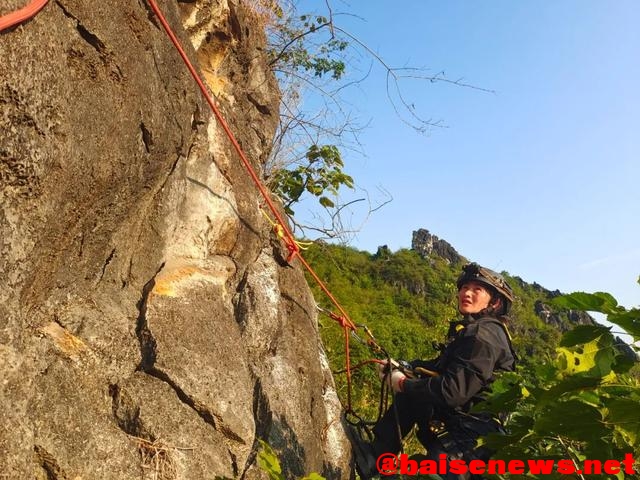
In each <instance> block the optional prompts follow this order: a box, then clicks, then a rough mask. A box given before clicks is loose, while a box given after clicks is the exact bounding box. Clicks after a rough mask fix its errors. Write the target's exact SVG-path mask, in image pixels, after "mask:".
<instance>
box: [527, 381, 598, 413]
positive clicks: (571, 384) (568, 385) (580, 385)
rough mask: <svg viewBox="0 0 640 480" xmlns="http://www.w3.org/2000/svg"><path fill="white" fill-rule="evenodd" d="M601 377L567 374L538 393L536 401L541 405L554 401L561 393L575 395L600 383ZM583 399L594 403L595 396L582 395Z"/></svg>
mask: <svg viewBox="0 0 640 480" xmlns="http://www.w3.org/2000/svg"><path fill="white" fill-rule="evenodd" d="M601 380H602V379H601V378H599V377H584V376H576V375H573V376H569V377H566V378H564V379H563V380H562V381H560V382H559V383H557V384H555V385H553V386H552V387H551V388H549V389H548V390H547V391H545V392H544V393H542V394H541V395H540V399H539V402H538V404H537V405H538V407H543V406H545V405H547V404H549V403H551V402H556V401H558V399H560V397H562V396H563V395H567V396H571V395H576V396H579V395H580V394H581V393H583V392H584V390H589V389H593V388H595V387H597V386H598V385H600V382H601ZM581 398H582V400H583V401H585V402H586V403H594V402H595V401H596V399H597V398H598V397H597V396H596V397H595V398H594V397H589V396H583V397H581Z"/></svg>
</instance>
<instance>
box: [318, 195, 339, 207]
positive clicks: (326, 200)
mask: <svg viewBox="0 0 640 480" xmlns="http://www.w3.org/2000/svg"><path fill="white" fill-rule="evenodd" d="M318 201H319V202H320V205H322V206H323V207H326V208H333V207H335V204H334V203H333V202H332V201H331V200H330V199H329V198H327V197H320V200H318Z"/></svg>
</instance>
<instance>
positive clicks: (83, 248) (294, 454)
mask: <svg viewBox="0 0 640 480" xmlns="http://www.w3.org/2000/svg"><path fill="white" fill-rule="evenodd" d="M22 5H24V2H23V0H8V1H5V2H3V4H2V6H0V15H2V14H4V13H7V12H8V11H12V10H15V9H17V8H19V7H21V6H22ZM160 6H161V8H162V9H163V10H164V11H165V14H166V15H167V16H168V19H169V22H170V23H171V24H172V25H173V27H174V28H175V29H176V30H177V32H178V36H179V37H180V38H181V40H182V42H183V44H184V45H185V46H186V47H187V48H186V50H187V53H188V54H189V55H190V57H191V58H192V59H194V60H197V62H198V63H199V66H200V68H201V70H202V72H203V74H204V76H205V78H206V80H207V83H208V84H209V87H210V89H211V90H212V91H213V93H214V94H215V96H216V98H217V99H218V101H219V104H220V108H221V110H222V112H223V114H224V115H225V116H226V118H227V119H228V121H229V122H230V126H231V129H232V130H233V131H234V133H235V134H236V136H237V138H238V140H239V142H240V144H241V145H242V147H243V149H244V150H245V152H246V153H247V155H248V157H249V158H250V159H251V160H252V161H253V163H254V166H255V167H256V168H258V169H260V166H261V165H262V163H263V162H264V160H265V158H266V156H267V154H268V150H269V147H270V142H271V138H272V135H273V132H274V129H275V126H276V123H277V115H278V101H279V98H278V90H277V86H276V83H275V80H274V77H273V76H272V75H271V73H270V71H269V69H268V67H267V65H266V61H265V55H264V35H263V31H262V28H261V26H260V25H259V23H258V22H257V21H256V17H255V16H254V15H253V14H252V12H251V11H250V10H249V9H247V8H246V7H244V6H243V5H242V4H241V3H238V2H237V1H233V0H217V1H216V0H198V1H197V2H186V1H182V2H175V1H173V0H163V1H161V2H160ZM0 58H2V61H1V62H0V373H1V375H2V387H1V388H0V478H8V479H26V478H36V479H48V480H51V479H57V480H63V479H68V480H80V479H83V480H88V479H100V480H108V479H114V480H116V479H117V480H122V479H135V478H165V479H169V478H172V479H173V478H175V479H189V480H194V479H205V478H206V479H213V478H244V479H254V478H266V475H265V474H264V473H263V472H262V471H261V470H260V469H259V468H258V467H257V466H256V452H257V449H258V440H259V439H264V440H265V441H266V442H268V443H269V444H270V445H271V446H272V447H274V449H275V450H276V452H277V453H278V455H279V457H280V459H281V462H282V464H283V467H284V473H285V475H286V477H287V478H297V477H299V476H302V475H304V474H308V473H310V472H313V471H315V472H319V473H321V474H324V475H326V476H327V478H331V479H333V478H336V479H337V478H348V477H349V475H350V469H349V460H350V452H349V449H348V448H347V446H346V445H347V442H346V439H345V437H344V432H343V430H342V427H341V423H340V418H339V414H340V405H339V402H338V399H337V395H336V392H335V389H334V385H333V380H332V378H331V374H330V372H329V370H328V366H327V363H326V360H325V357H324V353H323V351H322V347H321V345H320V343H319V337H318V332H317V324H316V320H317V318H316V313H315V308H314V301H313V298H312V296H311V294H310V291H309V289H308V287H307V285H306V282H305V279H304V276H303V274H302V272H301V271H300V269H299V268H297V267H295V266H293V267H292V266H289V265H287V264H286V262H285V261H284V260H283V253H282V248H281V247H280V246H279V245H278V244H277V243H276V242H275V241H274V240H272V239H271V232H270V226H269V224H268V222H266V221H265V219H264V218H263V216H262V214H261V212H260V198H259V197H258V195H257V192H256V190H255V188H254V187H253V185H252V184H251V183H250V180H249V177H248V176H247V175H246V173H245V172H244V170H243V169H242V167H241V166H240V163H239V162H238V160H237V158H236V156H235V154H234V153H233V152H232V150H231V148H230V143H229V141H228V140H227V139H226V138H225V137H224V136H223V132H222V130H221V128H220V127H219V125H218V124H217V123H216V121H215V120H214V118H213V117H212V116H211V115H210V113H209V110H208V107H207V106H206V104H205V102H203V100H202V99H201V97H200V94H199V92H198V91H197V90H196V88H195V86H194V83H193V81H192V79H191V78H190V76H189V74H188V72H187V70H186V69H185V67H184V66H183V64H182V62H181V60H180V58H179V56H178V54H177V52H176V51H175V50H174V48H173V46H172V45H171V44H170V43H169V41H168V39H167V38H166V36H165V34H164V32H163V31H162V29H161V28H160V26H159V24H158V22H157V20H156V19H155V18H154V16H153V13H152V12H151V10H150V9H149V8H148V6H147V4H146V3H145V2H144V0H140V1H138V2H130V1H127V2H125V1H123V0H112V1H109V2H103V1H98V0H82V1H81V0H52V1H50V2H49V4H48V5H47V6H46V7H45V8H44V9H43V10H42V12H41V13H40V14H38V15H37V16H36V17H35V18H34V19H33V20H30V21H29V22H27V23H26V24H24V25H21V26H19V27H16V28H13V29H11V30H10V31H5V32H3V33H0Z"/></svg>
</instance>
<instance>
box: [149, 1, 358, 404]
mask: <svg viewBox="0 0 640 480" xmlns="http://www.w3.org/2000/svg"><path fill="white" fill-rule="evenodd" d="M148 3H149V5H150V6H151V9H152V10H153V11H154V13H155V14H156V16H157V17H158V19H159V20H160V23H161V24H162V27H163V28H164V30H165V32H166V33H167V35H168V36H169V38H170V39H171V42H172V43H173V45H174V46H175V48H176V50H178V52H179V53H180V56H181V57H182V60H183V61H184V63H185V65H186V66H187V68H188V69H189V72H190V73H191V76H192V77H193V78H194V80H195V81H196V83H197V84H198V87H199V88H200V91H201V92H202V94H203V95H204V98H205V99H206V101H207V103H208V104H209V106H210V107H211V110H212V111H213V114H214V115H215V117H216V119H217V120H218V123H219V124H220V126H222V128H223V130H224V131H225V133H226V134H227V137H228V138H229V140H230V141H231V143H232V144H233V147H234V149H235V151H236V152H237V153H238V155H239V157H240V159H241V161H242V163H243V165H244V166H245V168H246V170H247V172H248V173H249V175H250V176H251V179H252V180H253V182H254V183H255V185H256V187H257V188H258V190H259V191H260V193H261V194H262V196H263V197H264V199H265V202H266V203H267V206H268V207H269V210H270V211H271V213H272V214H273V216H274V217H275V218H276V227H277V232H278V233H279V235H278V236H279V237H280V238H282V240H283V242H284V243H285V245H286V247H287V249H288V250H289V257H288V258H287V261H288V262H291V261H292V260H293V258H295V257H297V258H298V260H300V262H301V263H302V265H304V267H305V268H306V269H307V271H308V272H309V274H310V275H311V276H312V277H313V279H314V280H315V281H316V282H317V284H318V285H319V287H320V289H321V290H322V291H323V292H324V293H325V295H327V297H328V298H329V299H330V300H331V303H333V305H335V307H336V308H337V309H338V311H339V312H340V315H336V314H330V317H331V318H332V319H333V320H336V321H337V322H338V323H339V324H340V326H341V327H342V328H343V330H344V337H345V350H346V355H345V357H346V360H345V362H346V370H345V371H346V376H347V397H348V398H347V406H346V410H347V412H348V413H353V410H352V408H351V371H352V368H351V359H350V355H349V336H350V333H351V332H355V330H356V325H355V324H354V323H353V322H352V321H351V319H350V318H349V315H348V314H347V312H346V311H345V310H344V308H343V307H342V305H340V303H339V302H338V300H336V298H335V297H334V296H333V294H332V293H331V292H330V291H329V289H328V288H327V286H326V285H325V284H324V282H323V281H322V280H321V279H320V277H319V276H318V274H317V273H316V272H315V271H314V270H313V268H312V267H311V266H310V265H309V264H308V263H307V261H306V260H305V259H304V258H303V257H302V255H301V254H300V247H299V246H298V243H297V242H296V239H295V237H294V236H293V234H292V233H291V230H289V228H288V226H287V223H286V222H285V220H284V218H283V217H282V215H281V214H280V212H279V211H278V209H277V207H276V205H275V204H274V202H273V201H272V200H271V197H270V195H269V192H268V190H267V188H266V187H265V186H264V185H263V184H262V182H261V181H260V178H259V177H258V175H257V173H256V172H255V170H254V168H253V166H252V165H251V163H250V162H249V160H248V158H247V156H246V155H245V153H244V151H243V150H242V147H240V144H239V143H238V141H237V140H236V138H235V136H234V135H233V133H232V132H231V129H230V128H229V126H228V124H227V122H226V121H225V119H224V117H223V116H222V114H221V113H220V110H219V109H218V107H217V106H216V104H215V102H214V100H213V98H212V97H211V95H210V94H209V91H208V90H207V87H206V86H205V84H204V82H203V80H202V79H201V78H200V75H199V74H198V72H197V71H196V69H195V68H194V66H193V64H192V63H191V61H190V60H189V57H188V56H187V54H186V53H185V51H184V49H183V48H182V45H181V44H180V41H179V40H178V38H177V37H176V35H175V34H174V33H173V30H172V29H171V27H170V26H169V23H168V22H167V20H166V18H165V17H164V15H163V14H162V12H161V10H160V8H159V7H158V5H157V3H156V0H148Z"/></svg>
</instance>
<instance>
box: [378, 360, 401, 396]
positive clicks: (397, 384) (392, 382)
mask: <svg viewBox="0 0 640 480" xmlns="http://www.w3.org/2000/svg"><path fill="white" fill-rule="evenodd" d="M394 364H395V365H398V362H396V361H395V360H393V359H392V360H391V366H392V367H393V365H394ZM378 377H380V381H383V382H384V381H386V382H388V384H389V386H391V388H392V389H393V391H394V392H396V393H398V392H401V391H402V384H403V383H404V381H405V379H406V378H407V376H406V375H405V374H404V373H402V371H401V370H400V369H398V368H393V369H392V370H391V373H389V361H388V360H385V361H384V363H379V364H378Z"/></svg>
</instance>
